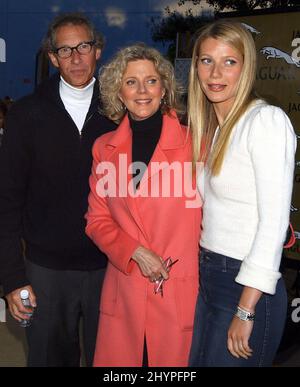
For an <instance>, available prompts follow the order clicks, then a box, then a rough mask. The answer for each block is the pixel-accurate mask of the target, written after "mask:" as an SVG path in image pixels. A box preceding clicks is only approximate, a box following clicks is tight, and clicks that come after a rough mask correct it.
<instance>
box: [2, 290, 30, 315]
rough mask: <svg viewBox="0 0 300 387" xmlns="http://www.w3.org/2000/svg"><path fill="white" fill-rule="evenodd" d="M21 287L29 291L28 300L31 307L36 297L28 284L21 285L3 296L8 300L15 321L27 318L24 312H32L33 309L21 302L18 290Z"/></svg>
mask: <svg viewBox="0 0 300 387" xmlns="http://www.w3.org/2000/svg"><path fill="white" fill-rule="evenodd" d="M22 289H27V290H28V292H29V300H30V304H31V305H32V307H36V297H35V294H34V292H33V290H32V287H31V286H30V285H28V286H23V287H22V288H19V289H15V290H14V291H12V292H10V293H9V294H7V295H6V296H5V298H6V299H7V302H8V306H9V311H10V313H11V315H12V317H13V318H14V319H16V320H17V321H19V322H20V321H21V320H29V318H30V317H29V316H27V314H26V313H32V312H33V309H32V308H29V307H25V306H24V305H23V304H22V301H21V296H20V291H21V290H22Z"/></svg>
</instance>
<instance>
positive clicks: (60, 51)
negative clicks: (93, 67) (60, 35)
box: [53, 40, 96, 59]
mask: <svg viewBox="0 0 300 387" xmlns="http://www.w3.org/2000/svg"><path fill="white" fill-rule="evenodd" d="M95 43H96V42H95V40H91V41H90V42H81V43H79V44H77V46H74V47H69V46H63V47H59V48H56V49H55V50H53V52H54V53H55V54H57V55H58V56H59V57H60V58H63V59H66V58H69V57H70V56H71V55H72V54H73V50H76V51H77V52H78V54H80V55H87V54H89V53H90V52H91V50H92V47H93V46H94V45H95Z"/></svg>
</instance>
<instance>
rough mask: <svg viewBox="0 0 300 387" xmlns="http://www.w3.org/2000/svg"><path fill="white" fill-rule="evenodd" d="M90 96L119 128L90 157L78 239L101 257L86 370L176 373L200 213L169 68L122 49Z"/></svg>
mask: <svg viewBox="0 0 300 387" xmlns="http://www.w3.org/2000/svg"><path fill="white" fill-rule="evenodd" d="M100 89H101V94H102V99H103V108H104V112H105V113H106V115H107V116H108V117H110V118H111V119H113V120H114V121H116V122H120V121H121V123H120V125H119V127H118V128H117V130H116V131H113V132H110V133H107V134H105V135H103V136H101V137H100V138H99V139H98V140H97V141H96V143H95V145H94V148H93V158H94V162H93V170H92V175H91V177H90V187H91V193H90V196H89V209H88V213H87V228H86V232H87V234H88V235H89V236H90V237H91V239H92V240H93V241H94V242H95V244H96V245H97V246H98V247H99V248H100V249H101V250H102V251H104V252H105V253H106V254H107V256H108V267H107V272H106V277H105V280H104V285H103V290H102V298H101V305H100V320H99V328H98V337H97V343H96V352H95V357H94V365H95V366H109V367H112V366H142V365H149V366H186V365H187V363H188V354H189V349H190V345H191V338H192V329H193V317H194V310H195V303H196V296H197V291H198V264H197V261H198V259H197V257H198V241H199V230H200V220H201V219H200V217H201V209H200V205H201V203H200V199H199V197H198V196H197V193H196V188H195V186H194V185H193V177H192V167H191V163H190V161H191V158H192V156H191V142H190V138H189V137H188V135H187V132H186V129H185V128H184V127H182V126H181V125H180V123H179V121H178V119H177V116H176V113H175V110H174V109H175V108H176V104H177V102H176V97H175V95H176V85H175V79H174V74H173V68H172V66H171V64H169V62H168V61H166V60H165V59H164V58H163V57H162V56H161V54H160V53H159V52H158V51H156V50H155V49H152V48H149V47H146V46H144V45H135V46H131V47H127V48H125V49H123V50H121V51H119V53H118V54H117V55H116V57H115V58H114V59H113V60H112V62H110V64H108V65H107V66H106V67H105V68H104V70H103V71H102V73H101V75H100ZM125 108H126V109H125ZM136 162H139V163H142V164H139V165H137V164H136ZM132 163H135V164H132ZM136 166H138V169H139V171H137V170H132V167H133V168H134V167H136ZM143 166H144V167H143ZM131 172H133V173H131ZM137 172H139V173H137ZM133 177H134V179H133ZM169 257H171V261H169V262H168V263H171V262H173V265H172V266H169V267H167V263H166V262H167V259H168V258H169ZM161 290H162V292H161Z"/></svg>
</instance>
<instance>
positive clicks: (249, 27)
mask: <svg viewBox="0 0 300 387" xmlns="http://www.w3.org/2000/svg"><path fill="white" fill-rule="evenodd" d="M242 25H243V26H244V27H245V28H246V29H247V30H248V31H250V32H251V33H252V34H256V35H258V34H260V33H261V32H260V31H257V30H256V29H255V28H254V27H252V26H250V25H249V24H246V23H242Z"/></svg>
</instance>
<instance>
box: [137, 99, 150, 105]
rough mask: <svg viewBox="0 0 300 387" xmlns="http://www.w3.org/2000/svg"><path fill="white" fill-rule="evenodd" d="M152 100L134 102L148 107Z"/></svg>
mask: <svg viewBox="0 0 300 387" xmlns="http://www.w3.org/2000/svg"><path fill="white" fill-rule="evenodd" d="M151 101H152V100H151V99H136V100H135V101H134V102H135V103H137V104H138V105H147V104H149V103H151Z"/></svg>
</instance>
